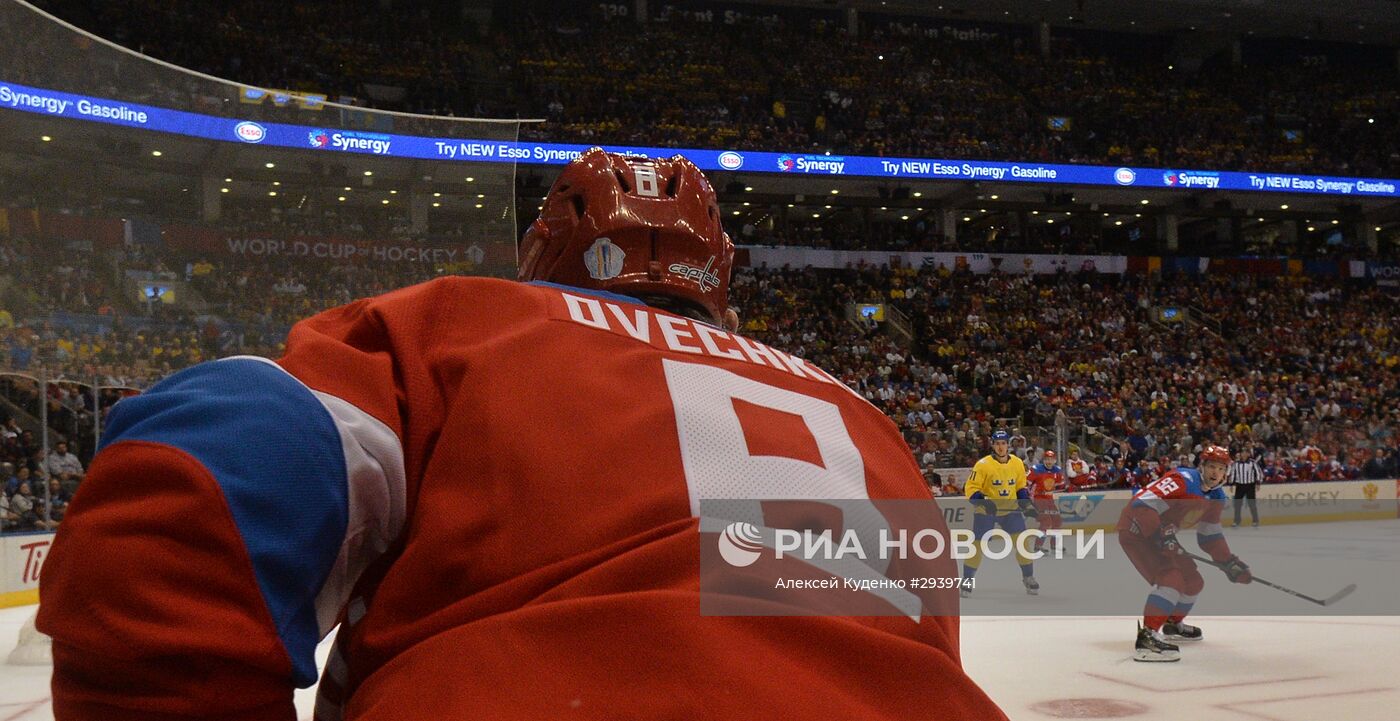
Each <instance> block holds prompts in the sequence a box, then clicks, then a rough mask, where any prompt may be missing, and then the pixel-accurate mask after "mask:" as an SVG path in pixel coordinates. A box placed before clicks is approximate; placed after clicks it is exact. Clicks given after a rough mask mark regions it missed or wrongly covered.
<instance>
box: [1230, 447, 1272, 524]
mask: <svg viewBox="0 0 1400 721" xmlns="http://www.w3.org/2000/svg"><path fill="white" fill-rule="evenodd" d="M1226 481H1227V482H1228V483H1229V484H1230V485H1232V486H1234V487H1235V522H1234V523H1233V524H1231V526H1230V527H1231V528H1237V527H1239V525H1240V511H1241V510H1243V508H1244V502H1245V501H1246V500H1247V501H1249V515H1250V517H1252V518H1253V519H1254V527H1255V528H1258V527H1259V502H1258V501H1256V500H1255V494H1256V493H1258V490H1259V484H1260V483H1263V482H1264V469H1262V468H1260V467H1259V461H1258V460H1256V459H1255V457H1254V456H1252V455H1246V454H1244V453H1240V454H1238V455H1236V456H1235V461H1234V462H1232V463H1231V464H1230V471H1229V475H1227V476H1226Z"/></svg>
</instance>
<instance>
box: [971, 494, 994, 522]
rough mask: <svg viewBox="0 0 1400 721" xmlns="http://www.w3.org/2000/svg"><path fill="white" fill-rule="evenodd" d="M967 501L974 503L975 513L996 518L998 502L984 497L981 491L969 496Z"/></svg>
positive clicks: (973, 510)
mask: <svg viewBox="0 0 1400 721" xmlns="http://www.w3.org/2000/svg"><path fill="white" fill-rule="evenodd" d="M967 500H968V501H970V502H971V503H972V512H973V513H980V514H983V515H986V516H995V515H996V514H997V502H996V501H993V500H992V499H990V498H988V497H986V496H984V495H982V492H981V491H977V492H976V493H973V494H972V495H970V496H968V497H967Z"/></svg>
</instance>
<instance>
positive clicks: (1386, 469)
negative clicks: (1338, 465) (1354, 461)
mask: <svg viewBox="0 0 1400 721" xmlns="http://www.w3.org/2000/svg"><path fill="white" fill-rule="evenodd" d="M1361 474H1362V477H1363V478H1366V479H1368V480H1373V481H1379V480H1384V479H1388V478H1394V477H1395V476H1396V475H1397V473H1396V470H1395V463H1394V459H1392V458H1391V457H1390V454H1388V453H1386V450H1385V449H1384V448H1377V449H1375V450H1374V451H1372V453H1371V458H1370V459H1369V460H1367V461H1366V465H1365V467H1364V468H1362V471H1361Z"/></svg>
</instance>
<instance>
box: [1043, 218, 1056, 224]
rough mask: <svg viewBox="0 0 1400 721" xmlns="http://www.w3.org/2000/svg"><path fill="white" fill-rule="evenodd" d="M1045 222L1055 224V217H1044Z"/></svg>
mask: <svg viewBox="0 0 1400 721" xmlns="http://www.w3.org/2000/svg"><path fill="white" fill-rule="evenodd" d="M1045 224H1046V225H1054V224H1055V219H1054V218H1046V219H1045Z"/></svg>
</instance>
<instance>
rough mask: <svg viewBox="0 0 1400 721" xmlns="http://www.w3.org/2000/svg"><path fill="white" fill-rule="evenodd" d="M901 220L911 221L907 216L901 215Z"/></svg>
mask: <svg viewBox="0 0 1400 721" xmlns="http://www.w3.org/2000/svg"><path fill="white" fill-rule="evenodd" d="M899 219H900V220H909V216H907V215H901V216H899Z"/></svg>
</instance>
